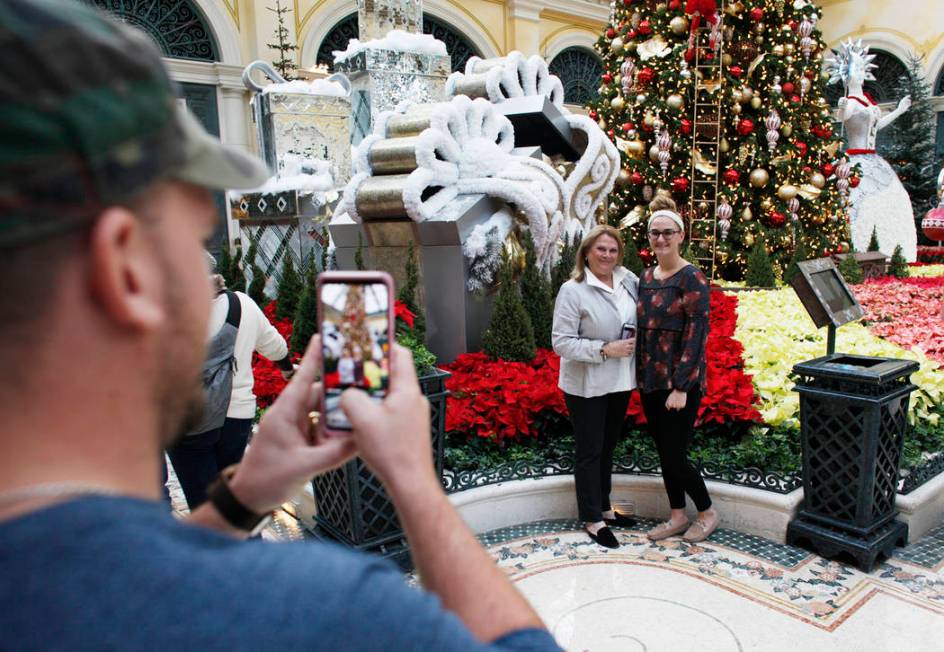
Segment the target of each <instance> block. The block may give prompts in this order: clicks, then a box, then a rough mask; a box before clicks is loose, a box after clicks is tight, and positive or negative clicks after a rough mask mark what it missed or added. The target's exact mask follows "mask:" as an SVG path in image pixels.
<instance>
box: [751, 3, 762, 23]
mask: <svg viewBox="0 0 944 652" xmlns="http://www.w3.org/2000/svg"><path fill="white" fill-rule="evenodd" d="M751 20H753V21H754V22H755V23H759V22H760V21H762V20H764V10H763V9H761V8H760V7H754V8H753V9H751Z"/></svg>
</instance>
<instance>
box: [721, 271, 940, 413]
mask: <svg viewBox="0 0 944 652" xmlns="http://www.w3.org/2000/svg"><path fill="white" fill-rule="evenodd" d="M734 336H735V338H736V339H737V340H739V341H740V342H741V343H742V344H743V345H744V362H745V370H746V371H747V373H749V374H751V375H753V377H754V386H755V387H756V388H757V393H758V394H759V395H760V398H761V405H760V407H759V410H760V412H761V414H762V415H763V417H764V420H765V421H766V422H767V423H769V424H771V425H781V424H787V425H797V424H798V419H799V414H800V401H799V396H798V395H797V393H796V392H794V391H793V387H794V383H793V381H792V380H791V379H790V375H791V372H792V370H793V365H795V364H797V363H798V362H803V361H805V360H812V359H813V358H818V357H821V356H823V355H825V354H826V330H825V329H823V330H821V331H818V330H817V329H816V327H815V326H814V325H813V322H812V320H811V319H810V318H809V316H808V315H807V314H806V310H804V308H803V305H802V304H801V303H800V300H799V299H798V298H797V296H796V294H795V293H794V291H793V289H792V288H784V289H780V290H768V291H762V292H739V293H738V321H737V330H736V331H735V334H734ZM836 350H837V351H842V352H845V353H855V354H858V355H869V356H876V357H884V358H900V359H908V360H915V361H917V362H918V363H919V364H920V365H921V366H920V369H919V370H918V371H917V372H916V373H914V374H913V375H912V376H911V381H912V382H913V383H914V384H915V385H917V386H918V389H917V390H916V391H915V392H914V393H913V394H912V397H911V406H910V407H911V410H910V414H909V419H910V420H911V422H912V423H914V422H915V421H916V420H917V421H923V422H927V423H937V420H938V415H937V414H936V412H935V411H934V410H933V409H932V408H933V407H934V406H936V405H938V404H940V403H941V402H942V400H944V371H941V369H939V368H938V365H937V363H935V362H934V361H932V360H929V359H928V358H927V357H926V356H925V355H924V353H922V352H921V351H920V350H919V349H914V350H911V351H906V350H904V349H902V348H901V347H899V346H896V345H895V344H892V343H891V342H888V341H886V340H883V339H881V338H879V337H877V336H875V335H873V334H872V333H871V332H870V331H869V329H868V328H866V327H865V326H863V325H861V324H858V323H854V324H847V325H846V326H843V327H842V328H840V329H839V331H838V334H837V338H836Z"/></svg>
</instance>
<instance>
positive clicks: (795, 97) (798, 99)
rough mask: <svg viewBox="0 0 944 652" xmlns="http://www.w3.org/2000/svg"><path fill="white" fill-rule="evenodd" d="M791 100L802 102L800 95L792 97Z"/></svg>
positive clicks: (796, 102)
mask: <svg viewBox="0 0 944 652" xmlns="http://www.w3.org/2000/svg"><path fill="white" fill-rule="evenodd" d="M790 101H791V102H793V103H794V104H799V103H800V96H799V95H794V96H793V97H791V98H790Z"/></svg>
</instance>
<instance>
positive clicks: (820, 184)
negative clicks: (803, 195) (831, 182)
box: [810, 172, 826, 190]
mask: <svg viewBox="0 0 944 652" xmlns="http://www.w3.org/2000/svg"><path fill="white" fill-rule="evenodd" d="M810 183H811V184H813V185H814V186H816V187H817V188H819V189H820V190H822V189H823V188H825V187H826V177H824V176H823V175H822V174H821V173H820V172H814V173H813V176H811V177H810Z"/></svg>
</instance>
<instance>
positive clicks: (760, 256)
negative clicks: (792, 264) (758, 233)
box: [744, 238, 777, 288]
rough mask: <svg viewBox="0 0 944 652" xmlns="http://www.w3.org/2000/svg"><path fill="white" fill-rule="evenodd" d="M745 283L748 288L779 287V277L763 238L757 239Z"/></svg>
mask: <svg viewBox="0 0 944 652" xmlns="http://www.w3.org/2000/svg"><path fill="white" fill-rule="evenodd" d="M744 282H745V283H746V284H747V286H748V287H754V288H772V287H774V286H775V285H777V277H776V276H774V268H773V266H772V265H771V264H770V256H769V255H768V254H767V246H766V244H765V243H764V240H763V238H758V239H757V241H756V242H755V243H754V248H753V249H752V250H751V255H750V256H748V258H747V273H746V274H745V275H744Z"/></svg>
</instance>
